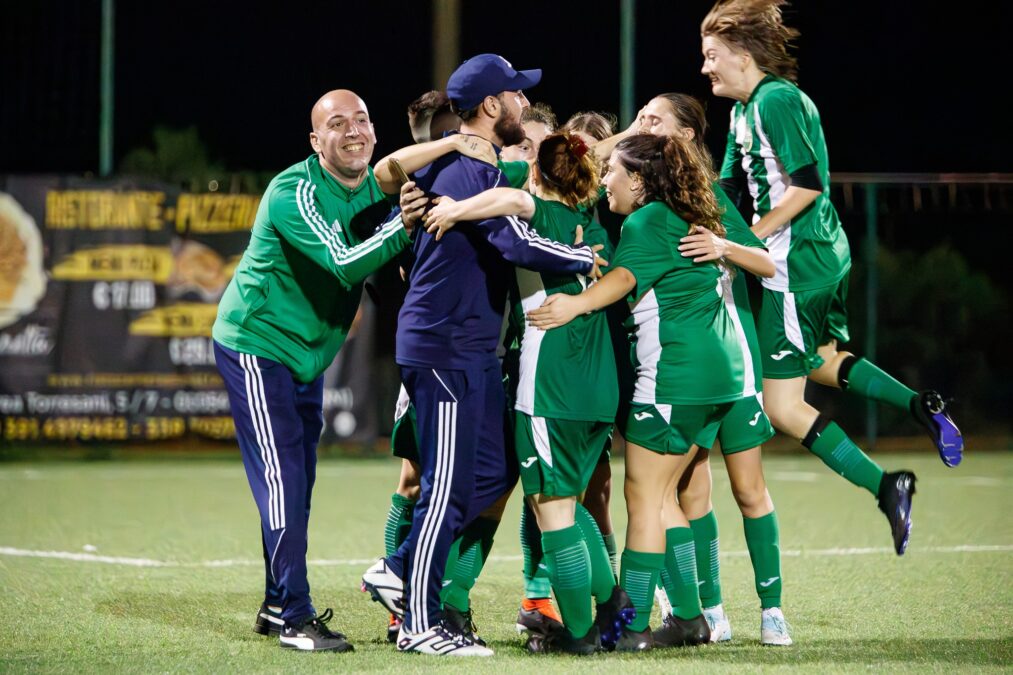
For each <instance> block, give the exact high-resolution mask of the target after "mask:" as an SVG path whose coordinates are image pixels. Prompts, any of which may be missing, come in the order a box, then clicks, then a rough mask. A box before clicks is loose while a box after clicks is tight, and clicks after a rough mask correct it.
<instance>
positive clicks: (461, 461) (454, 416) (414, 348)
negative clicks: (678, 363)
mask: <svg viewBox="0 0 1013 675" xmlns="http://www.w3.org/2000/svg"><path fill="white" fill-rule="evenodd" d="M415 180H416V183H417V184H418V186H419V187H420V188H422V189H423V190H424V191H425V192H426V193H427V194H431V195H448V196H450V197H452V198H453V199H456V200H461V199H466V198H467V197H470V196H472V195H475V194H478V193H479V192H482V191H484V190H486V189H489V188H492V187H505V186H506V179H505V178H504V177H503V174H502V173H501V172H500V171H499V169H498V168H496V167H495V166H493V165H491V164H486V163H484V162H480V161H478V160H474V159H470V158H468V157H464V156H463V155H460V154H458V153H451V154H449V155H445V156H444V157H442V158H440V159H439V160H437V161H436V162H434V163H433V164H430V165H429V166H427V167H425V168H423V169H422V170H421V171H419V172H418V173H417V174H416V177H415ZM413 253H414V257H415V261H414V263H413V265H412V267H411V272H410V274H409V279H408V282H409V289H408V293H407V295H406V296H405V301H404V305H403V306H402V308H401V312H400V314H399V316H398V332H397V363H398V364H399V365H400V366H401V379H402V381H403V382H404V385H405V388H406V389H407V391H408V395H409V396H410V397H411V400H412V402H413V403H414V404H415V413H416V424H417V430H418V436H419V463H420V466H421V471H422V481H421V488H422V494H421V497H420V499H419V501H418V504H417V505H416V507H415V515H414V519H413V522H412V529H411V532H410V533H409V535H408V538H407V539H406V540H405V542H404V543H403V544H402V545H401V548H400V549H398V552H397V553H396V554H395V555H394V556H393V557H392V558H390V559H389V560H388V561H387V562H388V564H389V565H390V567H391V569H392V570H393V571H394V572H395V573H396V574H398V575H399V576H400V577H401V578H402V579H403V580H404V581H405V585H406V587H407V589H408V603H407V609H406V612H405V625H406V627H407V629H408V630H409V631H411V632H413V633H420V632H423V631H426V630H428V629H429V628H430V627H432V625H434V624H435V623H437V622H438V621H439V620H440V618H441V610H440V588H441V586H442V580H443V572H444V568H445V567H446V563H447V555H448V552H449V550H450V545H451V543H453V541H454V539H456V538H457V536H458V535H459V534H460V533H461V530H462V529H464V527H465V525H467V524H468V523H469V522H470V521H471V520H472V519H474V518H475V516H477V515H478V514H479V513H481V512H482V511H483V510H485V509H486V508H488V507H489V506H491V505H492V504H493V503H494V502H495V501H496V500H497V499H499V498H500V497H501V496H502V495H504V494H505V493H506V492H507V491H508V490H510V488H512V487H513V485H514V483H515V482H516V478H517V476H516V468H515V467H512V466H511V464H510V463H508V461H507V453H506V449H505V448H504V442H503V410H504V406H505V402H504V393H503V386H502V381H501V376H500V368H499V362H498V360H497V358H496V343H497V340H498V338H499V331H500V325H501V323H502V319H503V310H504V308H505V306H506V296H507V288H508V285H509V282H510V279H511V278H512V277H513V275H514V268H513V264H516V265H519V266H522V267H527V268H530V269H533V270H536V271H546V272H556V273H560V274H587V273H589V272H590V270H591V267H592V265H593V262H594V254H593V253H592V251H591V249H590V247H589V246H586V245H583V246H579V247H576V248H574V247H569V246H565V245H563V244H559V243H556V242H553V241H550V240H548V239H543V238H542V237H539V236H538V235H536V234H535V233H534V232H533V231H532V230H530V229H529V228H528V227H527V224H526V223H525V222H524V221H522V220H520V219H518V218H516V217H512V216H511V217H507V218H492V219H489V220H484V221H481V222H464V223H458V224H457V226H456V227H455V228H454V229H452V230H450V231H449V232H447V233H446V234H445V235H444V236H443V238H442V239H441V240H440V241H439V242H437V241H436V240H435V238H434V237H433V236H432V235H430V234H428V233H426V232H425V231H424V230H423V229H421V228H418V229H416V238H415V242H414V247H413Z"/></svg>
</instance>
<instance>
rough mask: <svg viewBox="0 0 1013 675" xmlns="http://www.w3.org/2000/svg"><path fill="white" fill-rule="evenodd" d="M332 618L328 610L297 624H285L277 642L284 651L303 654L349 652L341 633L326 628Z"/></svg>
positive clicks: (331, 613) (350, 646)
mask: <svg viewBox="0 0 1013 675" xmlns="http://www.w3.org/2000/svg"><path fill="white" fill-rule="evenodd" d="M332 616H334V612H332V611H331V610H330V609H328V610H325V611H324V613H323V614H321V615H319V616H311V617H307V618H306V619H305V620H303V621H300V622H297V623H286V624H285V627H284V628H283V629H282V630H281V635H279V636H278V640H279V641H280V642H281V646H282V647H283V648H285V649H299V650H301V651H305V652H350V651H354V649H353V647H352V645H351V644H349V642H348V640H347V639H346V638H345V636H344V635H342V634H341V633H335V632H333V631H332V630H331V629H330V628H328V627H327V622H328V621H330V620H331V617H332Z"/></svg>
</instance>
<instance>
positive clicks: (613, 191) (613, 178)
mask: <svg viewBox="0 0 1013 675" xmlns="http://www.w3.org/2000/svg"><path fill="white" fill-rule="evenodd" d="M602 184H603V185H604V186H605V196H606V197H608V201H609V210H610V211H612V212H613V213H618V214H621V215H624V216H625V215H629V214H630V213H633V211H634V210H636V208H637V200H638V199H639V197H640V179H639V177H638V176H635V175H633V174H631V173H630V172H629V171H628V170H627V169H626V167H625V166H623V165H622V163H621V162H620V161H619V153H618V152H617V151H612V155H611V156H610V157H609V161H608V164H607V165H606V170H605V175H604V176H603V177H602Z"/></svg>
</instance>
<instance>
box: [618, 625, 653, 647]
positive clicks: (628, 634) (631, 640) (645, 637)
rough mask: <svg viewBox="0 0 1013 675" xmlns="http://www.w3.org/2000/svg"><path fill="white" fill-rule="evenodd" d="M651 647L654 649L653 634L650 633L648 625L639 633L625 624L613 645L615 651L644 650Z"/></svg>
mask: <svg viewBox="0 0 1013 675" xmlns="http://www.w3.org/2000/svg"><path fill="white" fill-rule="evenodd" d="M652 649H654V636H653V635H652V634H651V627H650V626H648V627H647V628H645V629H644V630H642V631H640V632H639V633H638V632H637V631H634V630H630V627H629V626H626V627H625V628H623V632H622V634H621V635H620V636H619V641H618V642H616V646H615V650H616V651H617V652H646V651H650V650H652Z"/></svg>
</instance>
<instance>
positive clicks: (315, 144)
mask: <svg viewBox="0 0 1013 675" xmlns="http://www.w3.org/2000/svg"><path fill="white" fill-rule="evenodd" d="M310 147H311V148H313V152H320V139H319V138H317V132H315V131H311V132H310Z"/></svg>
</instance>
